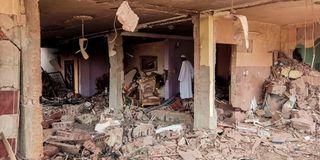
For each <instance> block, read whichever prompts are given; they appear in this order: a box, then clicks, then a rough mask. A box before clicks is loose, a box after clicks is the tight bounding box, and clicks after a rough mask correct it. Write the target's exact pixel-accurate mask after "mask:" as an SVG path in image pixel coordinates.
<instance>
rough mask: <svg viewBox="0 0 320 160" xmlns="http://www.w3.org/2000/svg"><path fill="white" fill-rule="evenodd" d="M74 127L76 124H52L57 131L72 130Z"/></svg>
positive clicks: (69, 122)
mask: <svg viewBox="0 0 320 160" xmlns="http://www.w3.org/2000/svg"><path fill="white" fill-rule="evenodd" d="M73 126H74V122H72V121H66V122H54V123H52V128H53V129H55V130H70V129H72V128H73Z"/></svg>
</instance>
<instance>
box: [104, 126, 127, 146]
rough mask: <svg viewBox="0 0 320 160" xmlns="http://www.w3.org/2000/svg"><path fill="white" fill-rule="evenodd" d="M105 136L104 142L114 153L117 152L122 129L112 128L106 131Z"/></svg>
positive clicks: (120, 143) (120, 142) (120, 144)
mask: <svg viewBox="0 0 320 160" xmlns="http://www.w3.org/2000/svg"><path fill="white" fill-rule="evenodd" d="M105 135H106V136H107V138H106V139H105V141H104V142H105V143H106V144H107V145H108V146H109V147H110V148H112V149H113V150H114V151H117V150H119V149H120V147H121V146H122V137H123V129H122V128H120V127H119V128H113V129H111V130H108V131H107V132H106V133H105Z"/></svg>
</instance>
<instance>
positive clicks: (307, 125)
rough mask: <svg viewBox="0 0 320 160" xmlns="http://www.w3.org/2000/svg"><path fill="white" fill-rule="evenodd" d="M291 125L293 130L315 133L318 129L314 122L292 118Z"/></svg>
mask: <svg viewBox="0 0 320 160" xmlns="http://www.w3.org/2000/svg"><path fill="white" fill-rule="evenodd" d="M291 125H292V127H293V128H295V129H297V130H302V131H310V132H314V131H315V128H316V124H315V123H314V122H313V121H310V120H308V119H305V118H292V119H291Z"/></svg>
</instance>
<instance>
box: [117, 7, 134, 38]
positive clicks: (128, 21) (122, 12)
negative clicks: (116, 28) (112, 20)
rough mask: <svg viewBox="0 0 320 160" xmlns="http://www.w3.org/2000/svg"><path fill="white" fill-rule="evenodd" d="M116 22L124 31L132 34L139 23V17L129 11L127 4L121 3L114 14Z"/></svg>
mask: <svg viewBox="0 0 320 160" xmlns="http://www.w3.org/2000/svg"><path fill="white" fill-rule="evenodd" d="M116 15H117V17H118V21H119V22H120V23H121V24H122V28H123V30H125V31H130V32H133V31H134V30H135V29H136V27H137V25H138V21H139V17H138V16H137V15H136V14H135V13H134V12H133V11H132V10H131V8H130V6H129V3H128V2H127V1H123V2H122V3H121V5H120V7H119V8H118V10H117V13H116Z"/></svg>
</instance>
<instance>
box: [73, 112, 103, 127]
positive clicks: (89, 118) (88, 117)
mask: <svg viewBox="0 0 320 160" xmlns="http://www.w3.org/2000/svg"><path fill="white" fill-rule="evenodd" d="M76 120H77V121H79V122H80V123H81V124H85V125H91V124H94V123H96V122H98V121H99V119H98V117H96V116H95V115H93V114H82V115H80V116H77V118H76Z"/></svg>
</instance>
